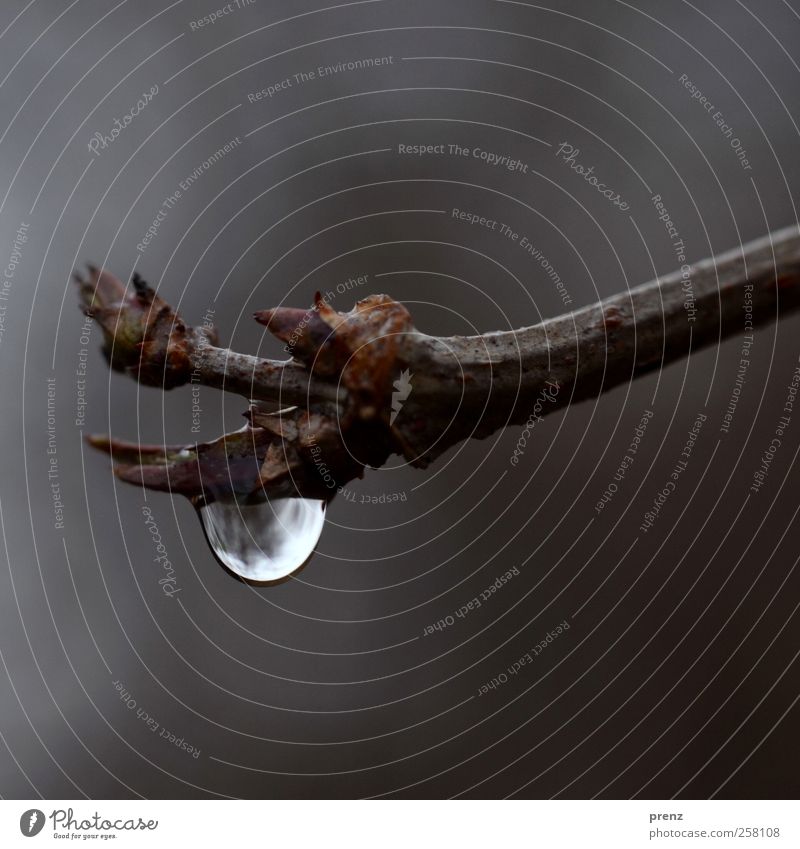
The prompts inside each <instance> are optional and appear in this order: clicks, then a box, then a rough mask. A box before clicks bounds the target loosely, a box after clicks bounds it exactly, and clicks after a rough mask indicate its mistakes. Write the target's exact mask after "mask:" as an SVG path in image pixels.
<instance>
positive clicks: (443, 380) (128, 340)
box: [79, 227, 800, 500]
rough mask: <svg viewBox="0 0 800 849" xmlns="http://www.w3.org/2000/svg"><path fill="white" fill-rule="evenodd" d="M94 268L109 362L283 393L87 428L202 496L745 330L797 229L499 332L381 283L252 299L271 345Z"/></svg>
mask: <svg viewBox="0 0 800 849" xmlns="http://www.w3.org/2000/svg"><path fill="white" fill-rule="evenodd" d="M90 272H91V274H90V277H89V279H88V280H83V279H80V278H79V284H80V288H81V294H82V298H83V301H84V306H85V310H86V312H87V314H89V315H92V316H94V317H95V318H96V319H97V320H98V321H99V322H100V324H101V326H102V327H103V329H104V331H105V336H106V353H107V355H108V357H109V360H110V363H111V365H112V367H114V368H119V369H124V370H127V371H129V372H131V373H133V374H134V375H135V376H136V377H137V378H138V379H139V381H140V382H142V383H145V384H148V385H155V386H160V387H162V388H165V389H169V388H172V387H174V386H180V385H182V384H184V383H187V382H189V381H190V380H194V381H196V382H200V383H202V384H205V385H207V386H213V387H215V388H218V389H225V390H228V391H232V392H236V393H239V394H241V395H243V396H244V397H245V398H248V399H253V400H256V401H270V402H276V403H278V404H280V405H293V407H294V409H292V410H290V411H284V412H281V413H266V412H264V410H262V409H260V408H258V407H254V408H251V410H250V411H249V413H248V414H247V415H248V417H249V424H248V425H247V426H246V427H245V428H244V429H243V430H242V431H238V432H237V433H236V434H230V435H227V436H225V437H222V438H221V440H218V441H216V442H214V443H209V444H207V445H204V446H186V447H184V449H183V451H182V453H181V452H180V447H178V448H175V447H173V448H171V449H169V448H165V447H161V448H154V447H149V448H147V449H144V448H141V449H140V448H139V447H138V446H132V445H130V444H126V443H119V442H115V441H112V440H108V439H106V438H103V437H100V438H94V439H93V444H95V445H96V446H97V447H100V448H104V449H105V450H108V451H109V452H111V453H112V454H113V455H115V458H116V459H117V460H118V461H121V462H122V465H120V466H118V467H117V473H118V474H120V476H121V477H123V478H124V479H126V480H130V481H135V482H138V483H143V484H144V485H145V486H149V487H152V488H156V489H170V490H173V491H179V492H182V493H184V494H186V495H187V496H189V497H194V498H205V499H206V500H208V499H210V498H215V497H222V496H230V495H231V494H236V495H237V497H245V496H246V495H247V494H252V497H254V498H259V497H263V495H264V493H266V494H272V493H273V492H280V493H285V492H286V491H289V490H295V491H298V492H300V493H301V494H313V495H317V496H320V495H321V496H322V497H332V495H333V493H335V491H336V487H337V486H340V485H342V484H344V483H346V482H347V481H348V480H350V479H352V478H353V477H355V476H357V475H359V474H361V473H362V472H363V467H364V465H372V466H380V465H382V464H383V462H385V460H386V459H387V457H388V456H389V455H390V454H391V453H401V454H403V455H404V456H405V457H406V458H407V459H408V460H409V461H410V462H411V463H412V464H414V465H418V466H425V465H427V464H428V463H429V462H430V461H432V460H433V459H435V458H436V457H437V456H439V455H440V454H441V453H442V452H443V451H445V450H446V449H447V448H449V447H450V446H452V445H454V444H456V443H457V442H459V441H461V440H463V439H465V438H468V437H485V436H487V435H489V434H490V433H493V432H494V431H496V430H497V429H498V428H501V427H504V426H507V425H513V424H520V423H522V422H524V421H525V420H526V419H527V418H528V417H529V416H530V415H531V411H532V410H533V409H535V410H536V414H537V415H539V414H541V415H544V414H545V413H547V412H551V411H552V410H555V409H557V408H559V407H562V406H564V405H565V404H567V403H573V402H575V401H579V400H583V399H586V398H590V397H596V396H597V395H598V394H600V393H602V392H604V391H607V390H609V389H611V388H613V387H614V386H617V385H619V384H621V383H624V382H627V381H628V380H630V379H632V378H634V377H636V376H638V375H640V374H643V373H645V372H647V371H649V370H651V369H654V368H659V367H661V366H663V365H666V364H667V363H670V362H672V361H674V360H676V359H679V358H682V357H684V356H687V355H688V354H689V352H690V351H691V350H695V349H697V348H699V347H701V346H704V345H708V344H711V343H714V342H718V341H720V340H722V339H723V338H725V337H726V336H729V335H731V334H733V333H736V332H743V331H744V328H745V326H746V325H745V322H746V320H747V321H749V322H751V323H752V326H756V325H759V324H763V323H765V322H769V321H775V320H777V319H778V318H780V317H783V316H784V315H787V314H788V313H789V312H791V311H793V310H796V309H798V307H800V231H799V230H798V228H796V227H792V228H787V229H785V230H781V231H777V232H774V233H771V234H769V235H767V236H765V237H763V238H761V239H758V240H756V241H754V242H750V243H749V244H747V245H745V246H744V247H743V248H742V249H737V250H733V251H729V252H727V253H724V254H720V255H718V256H716V257H713V258H711V259H707V260H703V261H702V262H699V263H696V264H694V265H693V266H691V267H690V268H689V269H688V270H686V273H684V272H682V271H676V272H674V273H672V274H669V275H666V276H664V277H660V278H658V279H656V280H654V281H652V282H650V283H646V284H644V285H642V286H639V287H637V288H635V289H632V290H630V291H627V292H622V293H620V294H618V295H614V296H613V297H611V298H608V299H606V300H604V301H601V302H599V303H597V304H594V305H592V306H589V307H585V308H583V309H581V310H577V311H575V312H572V313H568V314H566V315H562V316H559V317H557V318H554V319H550V320H548V321H545V322H543V323H541V324H538V325H535V326H533V327H527V328H523V329H520V330H515V331H510V332H503V333H487V334H484V335H482V336H469V337H462V336H454V337H436V336H429V335H426V334H424V333H421V332H419V331H418V330H417V329H416V328H415V327H414V326H413V324H412V321H411V317H410V316H409V314H408V312H407V311H406V310H405V309H404V308H403V307H402V306H401V305H400V304H398V303H397V302H395V301H393V300H392V299H391V298H389V297H387V296H385V295H374V296H370V297H369V298H367V299H365V300H364V301H361V302H359V303H358V304H357V305H356V307H355V309H354V310H353V311H352V312H350V313H338V312H336V311H334V310H333V309H331V307H330V306H328V305H327V304H326V303H325V302H324V301H322V300H321V299H320V298H319V296H317V301H316V304H315V307H314V308H313V309H311V310H307V311H303V310H296V309H291V308H285V307H279V308H276V309H273V310H265V311H263V312H260V313H257V314H256V319H257V320H258V321H260V322H262V323H263V324H266V325H267V327H268V328H269V330H270V331H271V332H273V333H274V334H275V335H276V336H278V337H279V338H280V339H282V340H283V341H285V342H286V343H287V347H288V349H289V350H291V351H292V353H293V357H292V359H290V360H287V361H285V362H276V361H272V360H264V359H258V358H256V357H251V356H248V355H245V354H239V353H235V352H232V351H228V350H226V349H223V348H218V347H216V346H215V342H216V335H215V333H214V332H213V330H208V329H206V328H191V327H188V326H187V325H185V323H184V322H183V321H182V319H181V318H180V316H178V315H177V314H176V313H174V311H173V310H172V309H171V308H170V307H169V306H168V305H167V304H166V303H165V302H164V301H162V300H161V299H160V298H159V297H158V296H157V295H156V294H155V293H154V292H152V290H150V289H149V288H148V287H147V286H146V285H145V284H143V283H142V281H141V280H139V279H138V278H134V280H133V289H132V291H128V288H127V287H126V286H124V284H122V283H121V282H120V281H119V280H117V279H116V278H114V277H113V276H112V275H110V274H108V273H107V272H101V271H98V270H97V269H93V268H91V269H90ZM406 378H408V379H407V380H406ZM409 389H410V392H409V391H408V390H409ZM393 390H394V395H395V401H396V403H395V405H394V407H395V409H394V410H393V406H392V394H393ZM401 396H402V397H403V399H404V400H402V406H400V403H399V402H400V400H401ZM406 396H407V397H406ZM537 400H538V402H539V403H537ZM233 467H235V470H234V472H232V471H231V470H232V468H233Z"/></svg>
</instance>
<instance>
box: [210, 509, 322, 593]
mask: <svg viewBox="0 0 800 849" xmlns="http://www.w3.org/2000/svg"><path fill="white" fill-rule="evenodd" d="M198 512H199V514H200V521H201V522H202V524H203V530H204V531H205V533H206V539H207V540H208V544H209V545H210V546H211V549H212V551H213V552H214V554H215V555H216V556H217V559H218V560H219V561H220V562H221V563H222V565H223V566H225V567H226V568H227V569H230V571H231V572H233V573H234V574H236V575H239V576H240V577H242V578H244V579H245V580H246V581H256V582H258V583H263V582H272V581H280V580H282V579H284V578H288V577H289V575H291V574H292V573H293V572H296V571H297V570H298V569H300V567H301V566H303V565H304V564H305V562H306V561H307V560H308V558H309V557H311V554H312V553H313V551H314V548H315V546H316V544H317V542H318V541H319V538H320V535H321V534H322V528H323V526H324V524H325V502H324V501H319V500H316V499H311V498H295V497H290V498H273V499H272V500H268V501H263V502H262V503H260V504H245V505H243V504H238V503H236V502H235V501H212V502H211V503H210V504H207V505H205V506H203V507H201V508H200V509H199V510H198Z"/></svg>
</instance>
